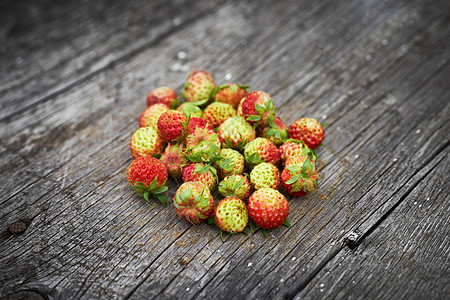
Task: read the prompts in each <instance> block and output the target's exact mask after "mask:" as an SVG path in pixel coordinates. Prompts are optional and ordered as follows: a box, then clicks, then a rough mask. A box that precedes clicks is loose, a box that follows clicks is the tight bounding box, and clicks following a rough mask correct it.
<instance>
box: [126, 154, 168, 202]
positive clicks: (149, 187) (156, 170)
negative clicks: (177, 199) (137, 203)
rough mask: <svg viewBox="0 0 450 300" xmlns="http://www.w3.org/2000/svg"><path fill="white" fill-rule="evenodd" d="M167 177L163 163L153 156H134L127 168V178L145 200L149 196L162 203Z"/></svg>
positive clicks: (164, 199)
mask: <svg viewBox="0 0 450 300" xmlns="http://www.w3.org/2000/svg"><path fill="white" fill-rule="evenodd" d="M167 177H168V176H167V170H166V167H165V166H164V164H163V163H162V162H160V161H159V160H158V159H156V158H153V157H139V158H136V159H135V160H133V162H132V163H131V164H130V166H129V167H128V170H127V180H128V182H129V183H130V185H131V186H132V187H133V188H134V189H135V190H136V191H137V192H138V194H139V195H141V196H142V197H143V198H144V199H145V200H147V201H149V198H150V197H156V198H158V199H159V200H160V201H161V202H162V203H164V204H166V197H165V196H164V194H163V193H164V192H165V191H167V186H166V185H165V183H166V181H167Z"/></svg>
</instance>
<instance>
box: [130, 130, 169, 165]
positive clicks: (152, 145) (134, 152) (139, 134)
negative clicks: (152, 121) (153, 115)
mask: <svg viewBox="0 0 450 300" xmlns="http://www.w3.org/2000/svg"><path fill="white" fill-rule="evenodd" d="M164 146H165V143H164V141H163V139H161V137H160V136H159V134H158V131H157V130H156V129H154V128H153V127H141V128H139V129H138V130H136V131H135V132H134V133H133V135H132V136H131V140H130V150H131V156H133V158H138V157H141V156H153V155H159V154H161V152H162V151H163V149H164Z"/></svg>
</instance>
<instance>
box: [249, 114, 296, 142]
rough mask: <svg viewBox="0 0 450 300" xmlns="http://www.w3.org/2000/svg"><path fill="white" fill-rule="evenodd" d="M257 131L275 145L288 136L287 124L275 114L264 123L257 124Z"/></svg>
mask: <svg viewBox="0 0 450 300" xmlns="http://www.w3.org/2000/svg"><path fill="white" fill-rule="evenodd" d="M257 133H258V135H259V136H260V137H263V138H266V139H268V140H269V141H271V142H272V143H274V144H275V145H276V146H279V145H281V144H282V143H283V142H284V140H286V139H287V138H288V136H289V135H288V126H287V125H286V124H285V123H284V122H283V120H281V118H280V117H277V116H275V117H274V118H273V121H272V120H271V119H269V120H268V123H267V124H266V125H263V126H259V127H258V128H257Z"/></svg>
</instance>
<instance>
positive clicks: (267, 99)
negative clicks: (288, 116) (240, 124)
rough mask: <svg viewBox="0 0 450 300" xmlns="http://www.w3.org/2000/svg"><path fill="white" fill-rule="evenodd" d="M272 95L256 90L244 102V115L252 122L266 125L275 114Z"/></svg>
mask: <svg viewBox="0 0 450 300" xmlns="http://www.w3.org/2000/svg"><path fill="white" fill-rule="evenodd" d="M275 110H276V108H275V106H274V104H273V100H272V97H271V96H270V95H269V94H267V93H266V92H263V91H254V92H251V93H250V94H248V95H247V97H245V100H244V102H242V115H243V116H244V118H245V120H246V121H247V122H249V123H250V124H255V123H256V124H255V125H260V124H262V125H265V124H267V122H269V119H273V117H274V115H275Z"/></svg>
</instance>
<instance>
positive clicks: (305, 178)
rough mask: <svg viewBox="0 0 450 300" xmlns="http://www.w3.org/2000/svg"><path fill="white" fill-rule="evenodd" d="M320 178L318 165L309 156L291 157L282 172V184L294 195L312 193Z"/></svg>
mask: <svg viewBox="0 0 450 300" xmlns="http://www.w3.org/2000/svg"><path fill="white" fill-rule="evenodd" d="M318 179H319V176H318V174H317V167H316V165H315V163H314V162H313V161H312V160H311V159H310V158H309V157H307V156H293V157H291V158H290V159H289V160H288V161H287V162H286V168H285V169H284V170H283V172H282V173H281V184H282V185H283V187H284V189H285V190H286V192H287V193H288V194H290V195H292V196H305V195H307V194H309V193H312V192H313V191H314V190H315V188H316V186H317V180H318Z"/></svg>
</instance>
